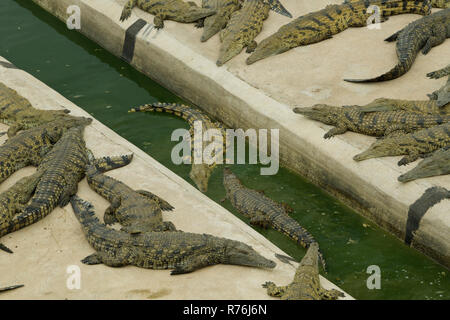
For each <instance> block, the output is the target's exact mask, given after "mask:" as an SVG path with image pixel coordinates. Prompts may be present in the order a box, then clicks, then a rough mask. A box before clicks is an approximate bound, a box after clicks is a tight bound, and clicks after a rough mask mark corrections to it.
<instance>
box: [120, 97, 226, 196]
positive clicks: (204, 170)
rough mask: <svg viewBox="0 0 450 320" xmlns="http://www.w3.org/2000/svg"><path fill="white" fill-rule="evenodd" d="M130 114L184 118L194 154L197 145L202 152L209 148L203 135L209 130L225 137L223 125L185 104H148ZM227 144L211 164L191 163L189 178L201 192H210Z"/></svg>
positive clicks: (214, 156) (213, 157)
mask: <svg viewBox="0 0 450 320" xmlns="http://www.w3.org/2000/svg"><path fill="white" fill-rule="evenodd" d="M129 112H166V113H171V114H175V115H176V116H179V117H182V118H183V119H184V120H186V121H187V122H188V123H189V125H190V130H189V131H190V134H191V139H192V141H193V143H192V152H193V153H195V152H196V151H198V149H195V148H194V147H195V146H196V145H199V144H201V146H202V150H205V149H206V147H207V143H210V142H208V141H206V139H202V137H203V134H204V133H205V132H207V131H208V130H219V131H220V132H221V134H222V136H223V137H225V132H224V127H223V125H222V124H221V123H219V122H213V121H212V120H211V119H210V118H209V117H208V116H207V115H206V114H205V113H204V112H202V111H200V110H198V109H194V108H192V107H189V106H186V105H183V104H177V103H161V102H157V103H151V104H146V105H143V106H140V107H137V108H132V109H131V110H130V111H129ZM196 121H200V123H201V125H202V127H201V131H199V130H197V129H195V128H196V126H195V123H196ZM210 132H212V131H210ZM199 140H200V141H199ZM215 141H217V140H215ZM227 142H228V141H227V140H226V139H225V147H222V146H218V147H221V148H222V149H221V150H216V151H217V153H215V154H213V155H212V159H211V160H212V161H211V162H212V163H211V164H208V163H205V161H202V163H195V161H191V162H192V167H191V171H190V173H189V177H190V178H191V179H192V180H193V181H194V182H195V184H196V185H197V187H198V189H199V190H200V191H201V192H207V191H208V181H209V178H210V177H211V173H212V171H213V170H214V168H215V166H216V165H217V162H219V158H220V156H222V155H223V153H224V152H225V150H226V146H227V145H226V144H227ZM218 149H219V148H218ZM216 160H217V161H216Z"/></svg>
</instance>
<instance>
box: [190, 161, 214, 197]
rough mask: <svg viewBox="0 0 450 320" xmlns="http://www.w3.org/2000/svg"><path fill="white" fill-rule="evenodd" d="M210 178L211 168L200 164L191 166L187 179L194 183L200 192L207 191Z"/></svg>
mask: <svg viewBox="0 0 450 320" xmlns="http://www.w3.org/2000/svg"><path fill="white" fill-rule="evenodd" d="M210 176H211V168H210V166H209V165H207V164H205V163H202V164H195V163H193V164H192V167H191V172H189V177H190V178H191V179H192V181H194V182H195V185H196V186H197V188H198V189H199V190H200V191H201V192H206V191H208V181H209V177H210Z"/></svg>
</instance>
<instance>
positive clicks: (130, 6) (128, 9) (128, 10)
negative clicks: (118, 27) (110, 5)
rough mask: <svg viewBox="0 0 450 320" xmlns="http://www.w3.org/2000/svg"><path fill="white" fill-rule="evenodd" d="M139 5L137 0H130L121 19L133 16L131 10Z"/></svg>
mask: <svg viewBox="0 0 450 320" xmlns="http://www.w3.org/2000/svg"><path fill="white" fill-rule="evenodd" d="M136 5H137V0H129V1H128V2H127V3H126V4H125V6H124V7H123V10H122V15H121V16H120V21H125V20H127V19H128V18H129V17H130V16H131V10H133V8H134V7H135V6H136Z"/></svg>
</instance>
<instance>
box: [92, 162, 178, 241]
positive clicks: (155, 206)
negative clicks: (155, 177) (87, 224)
mask: <svg viewBox="0 0 450 320" xmlns="http://www.w3.org/2000/svg"><path fill="white" fill-rule="evenodd" d="M86 178H87V182H88V184H89V186H90V187H91V188H92V189H93V190H94V191H95V192H97V193H98V194H100V195H101V196H102V197H104V198H105V199H107V200H108V201H109V202H110V203H111V206H110V207H108V208H107V209H106V211H105V215H104V217H103V221H104V222H105V224H107V225H108V224H113V223H115V222H118V223H120V224H121V225H122V230H123V231H126V232H128V233H133V234H136V233H141V232H150V231H175V230H176V228H175V226H174V225H173V223H172V222H168V221H163V219H162V213H161V210H172V209H173V207H172V206H171V205H170V204H169V203H167V202H166V201H165V200H163V199H161V198H159V197H158V196H156V195H154V194H153V193H151V192H149V191H145V190H133V189H131V188H130V187H129V186H127V185H126V184H125V183H123V182H121V181H118V180H116V179H114V178H111V177H108V176H106V175H104V174H103V173H100V172H99V171H98V170H97V168H96V167H95V166H94V165H89V166H88V169H87V170H86Z"/></svg>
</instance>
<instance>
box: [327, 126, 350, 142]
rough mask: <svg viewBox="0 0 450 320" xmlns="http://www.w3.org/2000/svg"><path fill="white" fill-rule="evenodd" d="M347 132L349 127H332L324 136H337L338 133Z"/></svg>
mask: <svg viewBox="0 0 450 320" xmlns="http://www.w3.org/2000/svg"><path fill="white" fill-rule="evenodd" d="M346 132H347V127H344V126H343V127H334V128H333V129H331V130H330V131H328V132H327V133H325V135H324V136H323V137H324V138H325V139H329V138H331V137H333V136H336V135H338V134H343V133H346Z"/></svg>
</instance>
